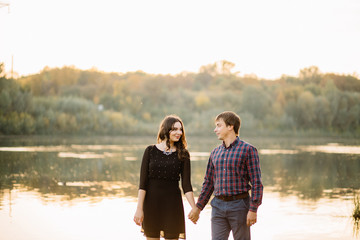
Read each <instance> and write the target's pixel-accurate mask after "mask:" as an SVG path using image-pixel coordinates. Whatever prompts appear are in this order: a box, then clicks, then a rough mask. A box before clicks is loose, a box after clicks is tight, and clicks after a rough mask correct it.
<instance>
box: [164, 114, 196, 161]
mask: <svg viewBox="0 0 360 240" xmlns="http://www.w3.org/2000/svg"><path fill="white" fill-rule="evenodd" d="M177 122H179V123H180V124H181V128H182V135H181V137H180V139H179V141H177V142H174V145H175V147H176V151H177V152H178V158H179V159H180V160H181V161H183V160H184V159H188V158H190V154H189V151H188V150H187V142H186V137H185V128H184V124H183V122H182V120H181V119H180V117H178V116H176V115H168V116H166V117H165V118H164V119H163V120H162V121H161V123H160V126H159V132H158V136H157V143H160V142H162V141H164V140H166V146H167V147H168V148H169V149H170V131H172V130H174V124H175V123H177Z"/></svg>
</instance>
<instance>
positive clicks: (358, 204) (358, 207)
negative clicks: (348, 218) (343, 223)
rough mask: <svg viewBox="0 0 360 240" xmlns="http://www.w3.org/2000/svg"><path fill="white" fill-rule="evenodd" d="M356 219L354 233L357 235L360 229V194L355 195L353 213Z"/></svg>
mask: <svg viewBox="0 0 360 240" xmlns="http://www.w3.org/2000/svg"><path fill="white" fill-rule="evenodd" d="M352 217H353V220H354V234H355V235H356V236H357V235H358V234H359V231H360V229H359V228H360V198H359V195H356V196H354V211H353V214H352Z"/></svg>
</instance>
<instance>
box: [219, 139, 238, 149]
mask: <svg viewBox="0 0 360 240" xmlns="http://www.w3.org/2000/svg"><path fill="white" fill-rule="evenodd" d="M239 141H240V138H239V136H236V139H235V141H233V142H232V143H231V144H230V145H229V147H226V145H225V142H223V144H222V146H223V147H224V148H225V149H230V148H232V147H233V146H236V145H237V144H238V143H239Z"/></svg>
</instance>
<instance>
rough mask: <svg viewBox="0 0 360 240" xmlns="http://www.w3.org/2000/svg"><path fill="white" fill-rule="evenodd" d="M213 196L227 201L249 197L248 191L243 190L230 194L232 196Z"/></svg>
mask: <svg viewBox="0 0 360 240" xmlns="http://www.w3.org/2000/svg"><path fill="white" fill-rule="evenodd" d="M215 197H216V198H218V199H221V200H223V201H225V202H228V201H234V200H237V199H243V198H247V197H249V193H248V192H244V193H240V194H237V195H232V196H224V195H219V196H215Z"/></svg>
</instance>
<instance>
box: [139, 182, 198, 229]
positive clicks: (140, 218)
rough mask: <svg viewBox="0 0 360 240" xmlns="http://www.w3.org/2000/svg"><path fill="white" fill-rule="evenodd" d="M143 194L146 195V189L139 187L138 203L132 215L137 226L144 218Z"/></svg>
mask: <svg viewBox="0 0 360 240" xmlns="http://www.w3.org/2000/svg"><path fill="white" fill-rule="evenodd" d="M145 195H146V191H145V190H143V189H139V193H138V203H137V208H136V212H135V216H134V222H135V223H136V224H137V225H139V226H141V224H142V222H143V220H144V210H143V207H144V199H145ZM194 204H195V203H194Z"/></svg>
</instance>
